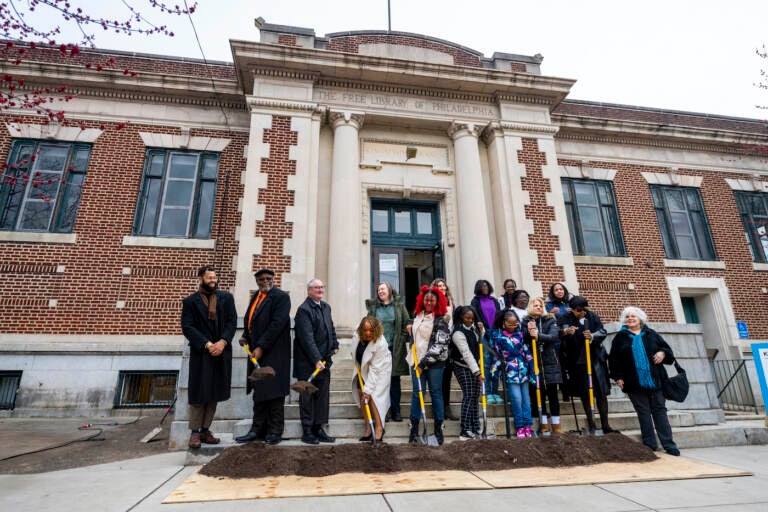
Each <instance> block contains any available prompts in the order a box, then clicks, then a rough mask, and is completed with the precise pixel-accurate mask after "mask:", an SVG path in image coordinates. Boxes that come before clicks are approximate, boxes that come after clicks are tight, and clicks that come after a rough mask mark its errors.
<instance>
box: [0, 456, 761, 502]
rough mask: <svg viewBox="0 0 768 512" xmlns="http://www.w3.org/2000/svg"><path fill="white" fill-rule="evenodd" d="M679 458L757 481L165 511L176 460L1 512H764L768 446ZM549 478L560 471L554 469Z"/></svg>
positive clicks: (76, 479) (66, 485)
mask: <svg viewBox="0 0 768 512" xmlns="http://www.w3.org/2000/svg"><path fill="white" fill-rule="evenodd" d="M683 456H684V457H689V458H691V459H695V460H700V461H704V462H710V463H713V464H720V465H722V466H726V467H731V468H737V469H742V470H746V471H751V472H753V473H754V476H750V477H738V478H714V479H699V480H677V481H663V482H641V483H627V484H600V485H580V486H569V487H568V486H563V487H543V488H525V489H499V490H488V491H442V492H428V493H399V494H383V495H382V494H375V495H365V496H345V497H323V498H285V499H274V500H243V501H219V502H210V503H195V504H189V503H188V504H179V505H163V504H161V502H162V500H163V499H164V498H165V497H166V496H167V495H168V494H170V493H171V492H172V491H173V490H174V489H176V487H178V486H179V484H181V482H183V481H184V480H185V479H186V478H187V476H188V475H189V474H190V473H192V472H194V471H195V470H196V469H197V467H194V466H192V467H185V466H183V463H184V458H185V453H184V452H173V453H167V454H162V455H154V456H151V457H145V458H141V459H134V460H128V461H123V462H115V463H110V464H103V465H99V466H90V467H86V468H79V469H69V470H64V471H55V472H50V473H42V474H35V475H0V489H2V491H0V510H22V511H33V510H50V509H55V510H56V511H57V512H66V511H89V512H93V511H99V512H101V511H129V510H131V511H137V512H139V511H141V512H147V511H164V512H174V511H185V512H186V511H198V510H210V511H213V510H215V511H217V512H218V511H223V512H227V511H252V510H254V507H258V510H264V511H285V510H291V511H313V512H320V511H329V512H330V511H333V512H338V511H340V510H352V509H353V508H354V509H358V510H366V511H371V512H376V511H398V512H399V511H402V512H412V511H413V510H419V509H423V508H424V507H426V506H427V505H428V506H429V508H430V509H434V510H445V511H448V510H460V511H464V512H466V511H469V510H471V511H472V512H478V511H484V510H489V511H490V510H493V511H498V510H505V509H507V508H509V507H510V506H512V504H514V507H513V508H521V509H523V510H525V509H528V510H532V509H541V508H542V506H543V505H544V508H546V509H547V510H568V511H569V512H580V511H585V512H602V511H605V512H613V511H616V512H618V511H641V510H665V511H680V512H682V511H683V510H685V511H686V512H691V511H696V512H700V511H707V512H715V511H726V512H727V511H737V510H738V511H739V512H748V511H755V512H757V511H764V510H768V492H767V491H766V489H768V463H767V461H768V446H765V445H762V446H735V447H717V448H699V449H690V450H685V451H684V452H683ZM553 471H557V470H556V469H553Z"/></svg>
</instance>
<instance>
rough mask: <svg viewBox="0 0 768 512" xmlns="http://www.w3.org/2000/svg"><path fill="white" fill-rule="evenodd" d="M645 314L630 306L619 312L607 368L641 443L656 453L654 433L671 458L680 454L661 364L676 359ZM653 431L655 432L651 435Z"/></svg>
mask: <svg viewBox="0 0 768 512" xmlns="http://www.w3.org/2000/svg"><path fill="white" fill-rule="evenodd" d="M647 321H648V315H646V314H645V311H643V310H642V309H640V308H636V307H634V306H629V307H627V308H624V311H622V312H621V317H620V318H619V322H621V324H622V327H621V330H620V331H619V332H617V333H616V336H615V337H614V338H613V343H612V345H611V353H610V355H609V356H608V366H609V368H610V374H611V378H612V379H613V380H615V381H616V384H618V386H619V388H621V390H622V391H624V393H626V394H627V396H629V399H630V400H631V401H632V405H633V406H634V408H635V412H636V413H637V419H638V420H639V422H640V432H641V434H642V437H643V444H644V445H646V446H647V447H649V448H650V449H651V450H653V451H656V450H657V449H658V444H657V443H656V434H658V436H659V440H660V441H661V445H662V446H663V447H664V450H665V451H666V452H667V453H669V454H670V455H680V450H678V449H677V445H676V444H675V442H674V441H673V440H672V427H671V426H670V425H669V418H668V417H667V407H666V405H665V401H664V395H663V393H662V391H661V382H662V379H664V378H666V373H667V371H666V370H665V369H664V367H663V366H662V364H672V363H673V362H674V361H675V356H674V354H673V353H672V349H671V348H670V347H669V345H668V344H667V342H666V341H664V339H663V338H662V337H661V336H660V335H659V333H657V332H656V331H654V330H653V329H651V328H650V327H648V326H647V325H646V322H647ZM654 429H655V432H654Z"/></svg>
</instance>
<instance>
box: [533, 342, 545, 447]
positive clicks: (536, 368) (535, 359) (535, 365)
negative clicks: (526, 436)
mask: <svg viewBox="0 0 768 512" xmlns="http://www.w3.org/2000/svg"><path fill="white" fill-rule="evenodd" d="M532 341H533V374H534V375H535V376H536V406H537V407H538V408H539V428H538V430H537V432H541V410H542V408H541V380H540V379H539V357H538V351H537V349H536V338H532ZM547 435H549V434H547Z"/></svg>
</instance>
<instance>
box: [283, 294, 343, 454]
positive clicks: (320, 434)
mask: <svg viewBox="0 0 768 512" xmlns="http://www.w3.org/2000/svg"><path fill="white" fill-rule="evenodd" d="M324 294H325V286H324V285H323V282H322V281H321V280H319V279H312V280H311V281H310V282H309V283H307V299H306V300H305V301H304V302H303V303H302V304H301V306H299V308H298V310H296V317H295V324H296V325H295V331H296V332H295V334H296V339H295V342H294V344H293V376H294V377H295V378H297V379H299V380H307V378H309V376H310V375H311V374H312V372H313V371H315V369H321V370H322V371H321V372H320V373H318V374H317V376H316V377H315V378H314V380H313V381H312V384H314V385H315V386H317V388H318V390H317V391H316V392H315V393H313V394H311V395H304V394H302V395H300V396H299V415H300V416H301V427H302V429H303V430H304V435H302V436H301V440H302V442H304V443H307V444H318V443H319V442H323V443H333V442H334V441H336V439H335V438H333V437H331V436H329V435H328V434H327V433H326V432H325V430H323V425H325V424H326V423H328V407H329V405H330V390H331V370H330V368H331V364H332V363H333V361H331V357H332V356H333V355H334V354H335V353H336V352H338V351H339V341H338V340H337V339H336V328H335V327H334V326H333V319H332V318H331V306H329V305H328V304H327V303H326V302H323V300H322V299H323V295H324Z"/></svg>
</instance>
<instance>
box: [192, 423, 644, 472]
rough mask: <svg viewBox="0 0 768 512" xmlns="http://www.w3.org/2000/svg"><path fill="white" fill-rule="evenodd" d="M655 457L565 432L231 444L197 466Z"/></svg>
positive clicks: (467, 465)
mask: <svg viewBox="0 0 768 512" xmlns="http://www.w3.org/2000/svg"><path fill="white" fill-rule="evenodd" d="M656 458H657V457H656V455H655V454H654V453H653V452H652V451H650V450H649V449H648V448H646V447H645V446H643V445H642V444H639V443H637V442H635V441H632V440H631V439H629V438H627V437H625V436H623V435H621V434H611V435H606V436H602V437H594V436H580V435H574V434H566V435H562V436H552V437H541V438H538V439H485V440H476V441H465V442H454V443H450V444H447V445H444V446H439V447H430V446H425V445H408V444H381V445H377V446H375V447H373V446H371V445H370V444H368V443H358V444H338V445H334V446H327V445H326V446H322V445H321V446H268V445H265V444H261V443H250V444H246V445H242V446H234V447H232V448H228V449H227V450H225V451H223V452H222V453H221V455H219V456H218V457H216V458H215V459H214V460H212V461H211V462H209V463H208V464H206V465H205V466H203V468H202V469H201V470H200V472H201V473H202V474H203V475H206V476H211V477H228V478H261V477H267V476H279V475H300V476H327V475H334V474H337V473H349V472H362V473H399V472H402V471H433V470H462V471H473V470H497V469H513V468H527V467H534V466H544V467H566V466H584V465H588V464H599V463H601V462H648V461H652V460H655V459H656Z"/></svg>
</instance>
